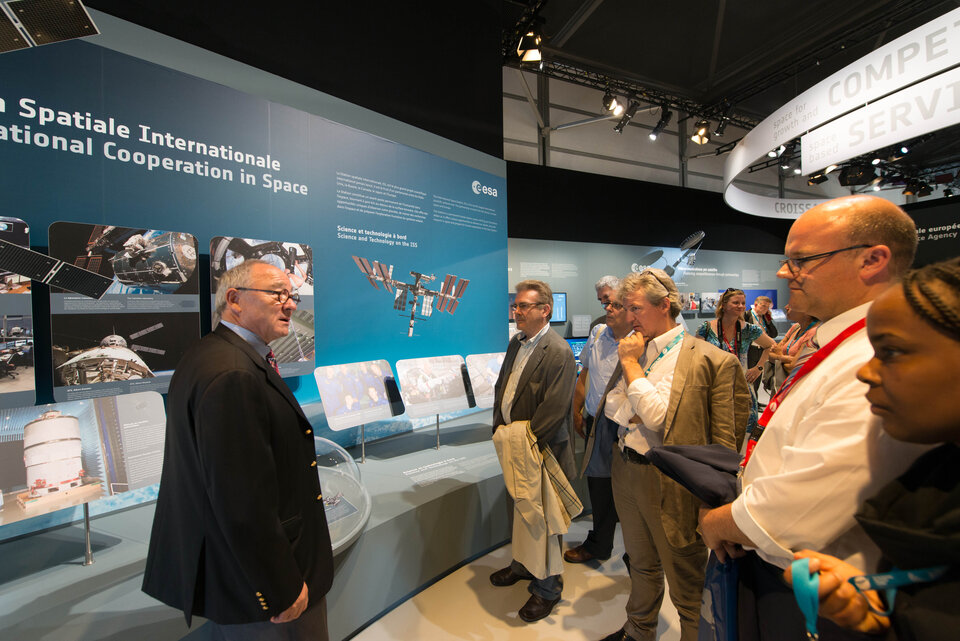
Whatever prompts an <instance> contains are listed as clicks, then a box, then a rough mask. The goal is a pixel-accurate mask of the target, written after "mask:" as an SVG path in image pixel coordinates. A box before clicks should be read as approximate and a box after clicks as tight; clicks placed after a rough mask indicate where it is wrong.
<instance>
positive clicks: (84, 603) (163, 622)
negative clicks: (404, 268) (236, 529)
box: [0, 412, 511, 641]
mask: <svg viewBox="0 0 960 641" xmlns="http://www.w3.org/2000/svg"><path fill="white" fill-rule="evenodd" d="M431 428H432V426H431V427H430V428H427V429H423V430H418V431H416V432H414V433H413V434H409V433H408V434H401V435H397V436H396V437H392V438H388V439H384V440H382V441H377V442H374V443H370V444H368V445H367V464H366V465H365V466H364V467H363V469H362V481H363V484H364V486H365V487H366V488H367V490H368V492H369V493H370V496H371V499H372V503H373V507H372V513H371V516H370V519H369V521H368V523H367V525H366V527H365V528H364V530H363V532H362V533H361V534H360V536H359V537H358V538H357V540H356V541H355V542H354V543H353V544H352V545H351V546H349V547H348V548H347V549H345V550H344V551H343V552H341V553H340V554H339V555H337V557H336V558H335V568H336V570H335V571H336V576H335V579H334V583H333V588H332V590H331V592H330V594H329V595H328V596H327V607H328V612H329V621H330V638H331V639H333V640H335V641H336V640H339V639H343V638H345V637H346V636H348V635H349V634H351V633H353V632H354V631H355V630H357V629H358V628H360V627H362V626H364V625H365V624H367V623H368V622H369V621H371V620H373V619H375V618H376V617H377V616H378V615H380V614H381V613H383V612H384V611H386V610H388V609H390V608H391V607H393V606H394V605H395V604H396V603H397V602H399V601H401V600H403V599H404V598H406V597H407V596H408V595H410V594H411V593H413V592H416V591H417V590H419V589H420V588H421V587H423V586H425V585H427V584H429V583H430V582H432V581H433V580H434V579H435V578H436V577H438V576H441V575H443V574H445V573H446V572H448V571H449V570H451V569H453V568H455V567H457V566H458V565H460V564H461V563H462V562H463V561H465V560H468V559H471V558H473V557H475V556H477V555H479V554H482V553H484V552H486V551H487V550H489V549H492V548H494V547H496V546H497V545H499V544H501V543H503V542H504V541H506V540H507V539H508V538H509V537H510V520H509V519H510V511H511V506H510V505H509V504H508V500H507V495H506V492H505V489H504V485H503V478H502V474H501V471H500V465H499V463H498V461H497V458H496V453H495V452H494V449H493V444H492V442H491V440H490V413H489V412H482V413H478V414H473V415H470V416H466V417H462V418H459V419H456V420H454V421H450V422H448V423H444V424H443V427H442V430H441V446H440V449H439V450H436V449H433V445H434V441H435V435H434V433H433V429H431ZM356 454H359V453H356ZM153 511H154V505H153V504H150V505H146V506H142V507H137V508H133V509H130V510H127V511H124V512H119V513H113V514H110V515H106V516H103V517H100V518H96V519H94V520H93V523H92V529H93V532H92V545H93V550H94V552H95V554H96V560H97V562H96V563H95V564H94V565H92V566H89V567H84V566H83V565H82V562H83V557H84V555H83V549H84V545H83V543H84V533H83V527H82V524H78V525H73V526H69V527H66V528H60V529H56V530H52V531H48V532H43V533H40V534H37V535H33V536H28V537H24V538H21V539H17V540H14V541H9V542H6V543H3V544H0V559H2V560H3V561H4V562H3V563H0V638H10V639H37V640H46V639H50V640H52V639H56V640H57V641H73V640H77V641H79V640H83V641H93V640H107V639H130V638H136V639H138V640H139V641H153V640H157V641H160V640H163V641H169V640H170V639H181V638H187V639H189V640H190V641H196V640H198V639H204V638H206V636H205V633H206V631H205V630H204V629H203V628H202V626H199V624H198V623H197V622H196V621H197V620H196V619H195V623H194V629H193V631H190V630H188V629H187V627H186V624H185V623H184V620H183V615H182V614H181V613H180V612H179V611H177V610H174V609H172V608H169V607H167V606H165V605H162V604H160V603H159V602H157V601H155V600H153V599H151V598H150V597H148V596H146V595H145V594H143V593H142V592H140V583H141V581H142V579H143V568H144V562H145V559H146V552H147V542H148V540H149V535H150V526H151V523H152V521H153Z"/></svg>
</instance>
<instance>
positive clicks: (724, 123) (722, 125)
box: [713, 118, 727, 136]
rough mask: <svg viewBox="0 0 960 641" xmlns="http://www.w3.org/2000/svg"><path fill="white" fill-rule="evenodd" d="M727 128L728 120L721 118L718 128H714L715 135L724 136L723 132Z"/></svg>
mask: <svg viewBox="0 0 960 641" xmlns="http://www.w3.org/2000/svg"><path fill="white" fill-rule="evenodd" d="M726 130H727V121H726V120H725V119H722V118H721V119H720V122H718V123H717V128H716V129H714V130H713V135H714V136H722V135H723V132H724V131H726Z"/></svg>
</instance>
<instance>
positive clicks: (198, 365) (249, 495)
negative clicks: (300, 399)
mask: <svg viewBox="0 0 960 641" xmlns="http://www.w3.org/2000/svg"><path fill="white" fill-rule="evenodd" d="M315 461H316V457H315V454H314V443H313V433H312V430H311V427H310V423H309V422H308V421H307V419H306V417H304V415H303V412H302V411H301V409H300V405H299V404H298V403H297V401H296V399H294V397H293V395H292V394H291V393H290V389H289V388H288V387H287V385H286V383H284V382H283V379H281V378H280V376H279V375H278V374H277V373H276V372H275V371H273V369H272V368H271V367H270V366H269V365H267V363H266V361H265V360H264V359H263V358H261V357H260V356H259V355H258V354H257V353H256V351H255V350H254V349H253V348H252V347H250V345H249V344H247V342H246V341H244V340H243V339H242V338H240V337H239V336H238V335H237V334H236V333H234V332H233V331H232V330H230V329H229V328H227V327H224V326H219V327H217V329H216V330H214V331H213V332H212V333H211V334H208V335H207V336H205V337H204V338H203V339H202V340H201V341H200V342H199V343H198V344H196V345H195V346H194V347H193V349H191V350H190V351H189V352H188V353H187V354H186V356H184V357H183V359H182V360H181V361H180V363H179V364H178V365H177V369H176V371H175V372H174V374H173V379H172V380H171V382H170V391H169V394H168V397H167V433H166V443H165V446H164V461H163V472H162V475H161V481H160V493H159V497H158V500H157V510H156V514H155V516H154V521H153V532H152V534H151V536H150V548H149V552H148V555H147V565H146V570H145V572H144V579H143V591H144V592H146V593H147V594H149V595H151V596H153V597H155V598H157V599H159V600H160V601H163V602H164V603H166V604H168V605H170V606H172V607H175V608H178V609H180V610H183V612H184V615H185V616H186V619H187V624H188V625H189V623H190V620H191V616H192V615H194V614H197V615H200V616H204V617H206V618H208V619H212V620H213V621H216V622H217V623H221V624H236V623H253V622H258V621H266V620H268V619H269V618H270V617H272V616H275V615H277V614H280V613H281V612H282V611H284V610H285V609H286V608H288V607H289V606H290V605H292V604H293V602H294V601H295V600H296V598H297V596H298V595H299V594H300V590H301V588H302V584H303V582H304V581H306V583H307V587H308V589H309V600H310V602H311V603H316V602H318V601H319V600H320V598H321V597H323V595H324V594H326V593H327V591H328V590H329V589H330V584H331V582H332V579H333V556H332V553H331V547H330V534H329V532H328V530H327V522H326V518H325V516H324V507H323V500H322V495H321V490H320V483H319V480H318V479H317V472H316V467H315V465H316V462H315Z"/></svg>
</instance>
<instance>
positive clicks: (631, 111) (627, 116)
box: [613, 100, 640, 134]
mask: <svg viewBox="0 0 960 641" xmlns="http://www.w3.org/2000/svg"><path fill="white" fill-rule="evenodd" d="M639 108H640V103H639V102H637V101H636V100H631V101H630V105H629V106H627V109H626V111H624V112H623V116H622V117H621V118H620V122H618V123H617V126H616V127H614V128H613V130H614V131H615V132H617V133H618V134H622V133H623V128H624V127H626V126H627V123H628V122H630V121H631V120H632V119H633V116H634V115H635V114H636V113H637V109H639Z"/></svg>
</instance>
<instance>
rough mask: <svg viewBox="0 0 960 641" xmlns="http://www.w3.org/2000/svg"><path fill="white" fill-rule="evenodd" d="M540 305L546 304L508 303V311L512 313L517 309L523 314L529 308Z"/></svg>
mask: <svg viewBox="0 0 960 641" xmlns="http://www.w3.org/2000/svg"><path fill="white" fill-rule="evenodd" d="M541 305H546V303H510V309H511V310H513V311H517V310H518V309H519V310H520V311H521V312H525V311H527V310H528V309H530V308H531V307H540V306H541Z"/></svg>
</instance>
